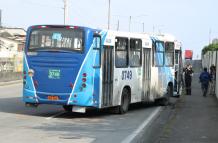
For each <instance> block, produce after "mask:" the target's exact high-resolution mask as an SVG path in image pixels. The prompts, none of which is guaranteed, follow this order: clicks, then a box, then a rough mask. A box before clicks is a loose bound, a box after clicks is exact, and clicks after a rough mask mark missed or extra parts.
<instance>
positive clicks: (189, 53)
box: [185, 50, 193, 60]
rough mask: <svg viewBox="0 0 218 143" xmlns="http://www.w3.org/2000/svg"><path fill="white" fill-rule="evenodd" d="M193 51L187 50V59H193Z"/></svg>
mask: <svg viewBox="0 0 218 143" xmlns="http://www.w3.org/2000/svg"><path fill="white" fill-rule="evenodd" d="M192 56H193V51H192V50H185V59H191V60H192Z"/></svg>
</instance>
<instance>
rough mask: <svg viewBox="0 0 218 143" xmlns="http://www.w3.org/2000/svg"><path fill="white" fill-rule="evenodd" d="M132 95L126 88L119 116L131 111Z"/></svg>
mask: <svg viewBox="0 0 218 143" xmlns="http://www.w3.org/2000/svg"><path fill="white" fill-rule="evenodd" d="M129 104H130V95H129V91H128V90H127V89H126V88H124V89H123V92H122V97H121V105H120V106H119V114H125V113H126V112H127V111H128V110H129Z"/></svg>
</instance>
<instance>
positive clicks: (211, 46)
mask: <svg viewBox="0 0 218 143" xmlns="http://www.w3.org/2000/svg"><path fill="white" fill-rule="evenodd" d="M216 50H218V44H217V43H216V44H209V45H207V46H205V47H204V48H203V49H202V55H204V54H205V53H207V51H216Z"/></svg>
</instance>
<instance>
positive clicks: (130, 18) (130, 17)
mask: <svg viewBox="0 0 218 143" xmlns="http://www.w3.org/2000/svg"><path fill="white" fill-rule="evenodd" d="M131 20H132V16H129V32H130V30H131Z"/></svg>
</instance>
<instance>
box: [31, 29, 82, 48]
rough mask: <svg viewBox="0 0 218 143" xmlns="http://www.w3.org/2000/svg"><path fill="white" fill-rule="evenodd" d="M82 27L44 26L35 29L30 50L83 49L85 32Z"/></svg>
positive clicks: (32, 33)
mask: <svg viewBox="0 0 218 143" xmlns="http://www.w3.org/2000/svg"><path fill="white" fill-rule="evenodd" d="M83 33H84V32H83V30H81V29H66V28H43V29H40V28H39V29H38V28H37V29H33V31H32V32H31V35H30V45H29V48H28V50H29V51H37V50H72V51H82V50H83V46H84V36H83V35H84V34H83Z"/></svg>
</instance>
